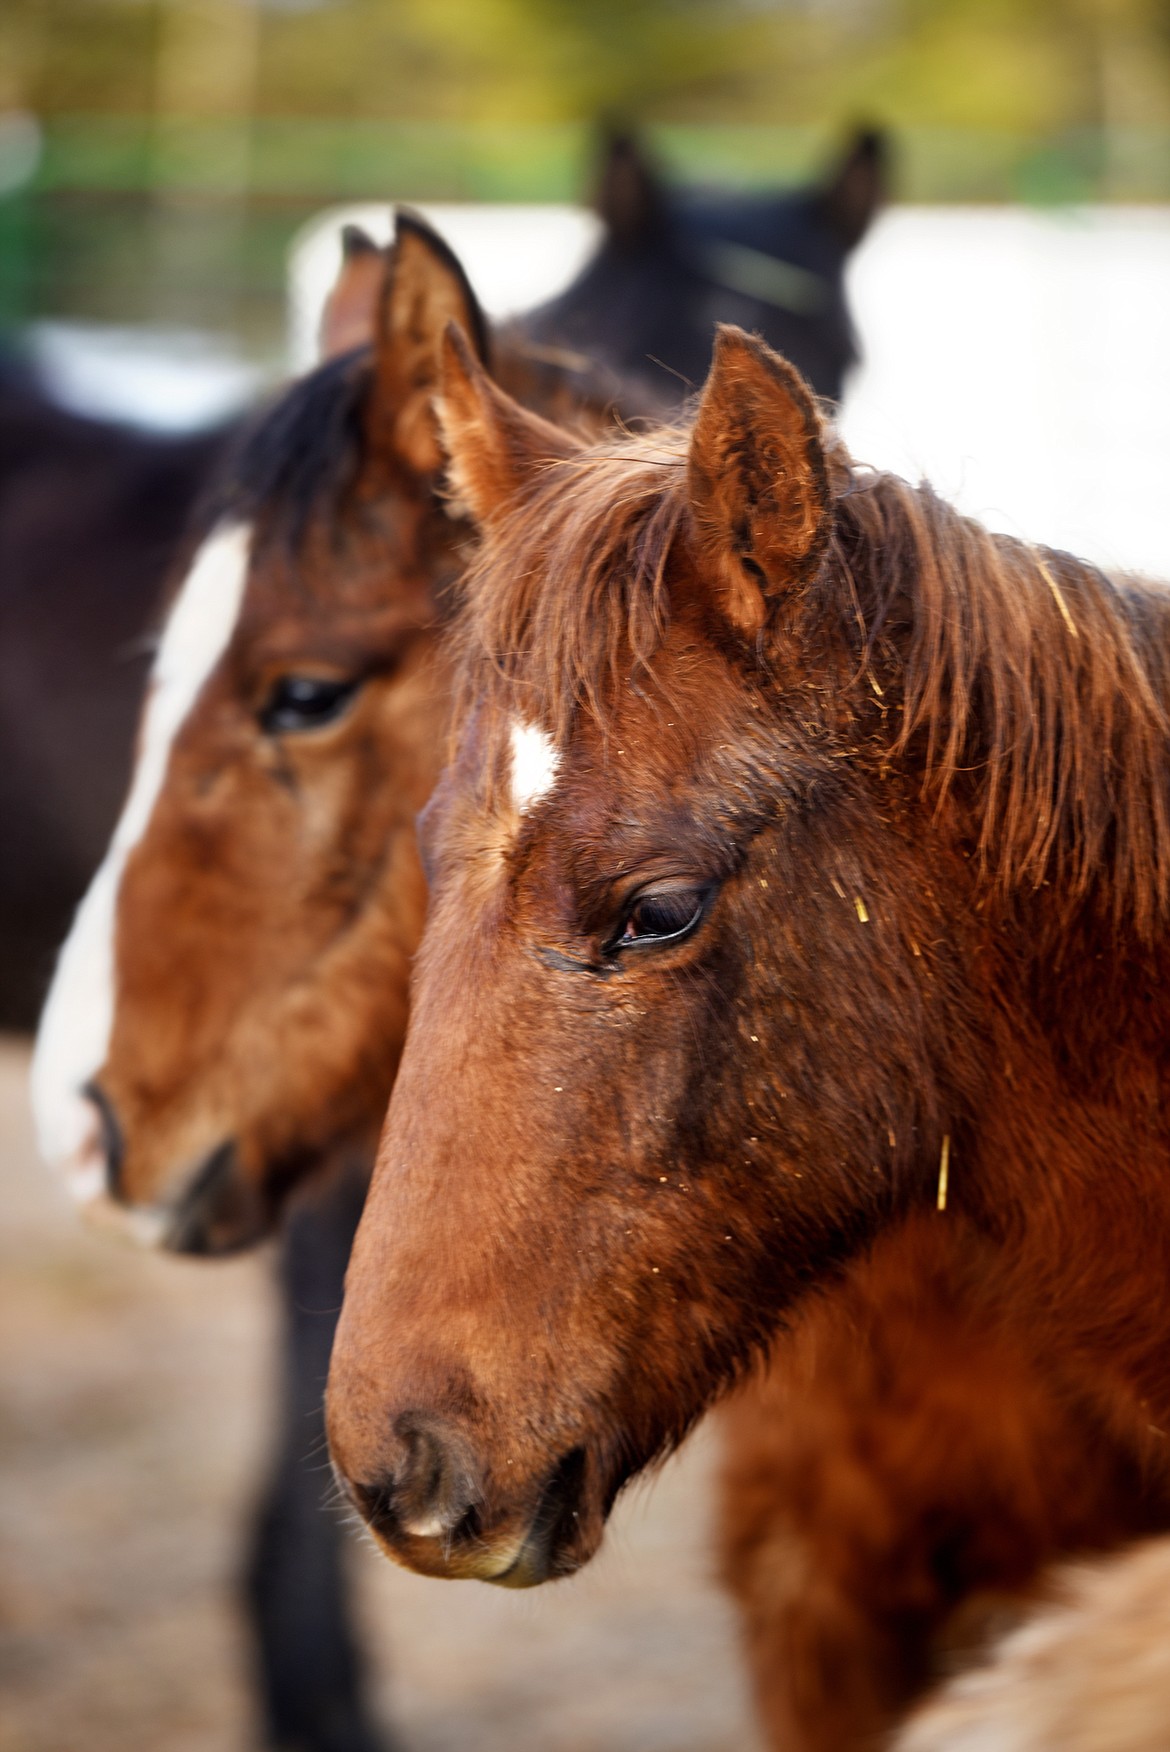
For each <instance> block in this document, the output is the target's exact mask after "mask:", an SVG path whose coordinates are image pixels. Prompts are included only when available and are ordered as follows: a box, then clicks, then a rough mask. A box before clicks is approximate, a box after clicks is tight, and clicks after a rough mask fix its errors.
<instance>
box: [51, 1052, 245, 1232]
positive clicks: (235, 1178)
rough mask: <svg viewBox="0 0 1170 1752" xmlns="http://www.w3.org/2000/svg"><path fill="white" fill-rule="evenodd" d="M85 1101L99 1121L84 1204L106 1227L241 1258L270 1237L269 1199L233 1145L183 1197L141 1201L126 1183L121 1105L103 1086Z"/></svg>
mask: <svg viewBox="0 0 1170 1752" xmlns="http://www.w3.org/2000/svg"><path fill="white" fill-rule="evenodd" d="M82 1098H83V1100H84V1103H85V1105H86V1106H87V1107H88V1108H89V1110H90V1112H91V1115H92V1123H91V1126H90V1130H89V1134H88V1142H87V1144H86V1150H87V1155H86V1166H87V1172H88V1175H89V1182H87V1186H86V1197H85V1198H84V1200H82V1203H83V1206H84V1209H85V1211H86V1214H87V1216H88V1217H89V1218H90V1219H91V1221H93V1222H94V1223H96V1225H97V1226H98V1227H101V1228H107V1229H121V1230H123V1231H125V1232H127V1233H128V1234H130V1235H131V1236H133V1238H135V1239H137V1240H139V1241H142V1242H144V1243H146V1244H147V1245H150V1246H155V1247H162V1248H165V1249H166V1251H167V1252H169V1253H186V1254H193V1255H199V1256H210V1255H215V1254H226V1253H235V1252H239V1251H241V1250H242V1249H243V1248H246V1247H251V1246H253V1245H254V1244H255V1242H257V1241H259V1240H261V1239H262V1238H263V1236H264V1235H266V1234H267V1233H268V1231H269V1229H270V1228H271V1226H272V1211H271V1209H270V1206H269V1201H268V1200H267V1198H266V1197H265V1195H264V1193H263V1192H262V1191H261V1189H260V1188H258V1187H257V1186H256V1185H255V1184H254V1183H253V1182H252V1181H251V1180H250V1179H249V1178H248V1177H247V1175H246V1174H245V1173H244V1171H243V1169H242V1167H241V1164H240V1161H239V1156H238V1153H237V1151H236V1147H235V1145H234V1144H233V1143H232V1142H231V1140H230V1139H229V1140H228V1141H226V1142H225V1143H222V1144H220V1145H219V1146H218V1147H217V1148H215V1149H214V1150H212V1151H210V1152H209V1154H208V1155H207V1156H205V1157H204V1159H203V1160H202V1162H200V1163H199V1165H198V1166H197V1168H196V1169H195V1171H194V1173H193V1174H191V1175H189V1176H188V1178H187V1180H186V1183H185V1185H184V1186H183V1188H182V1190H181V1191H180V1192H179V1193H178V1195H177V1196H176V1197H174V1198H172V1199H171V1200H169V1201H166V1202H161V1203H157V1204H146V1203H138V1202H136V1201H135V1200H134V1199H133V1198H132V1197H131V1196H130V1193H129V1189H128V1187H127V1184H126V1174H125V1165H126V1142H125V1133H124V1131H123V1127H122V1124H121V1122H120V1120H119V1117H118V1112H117V1108H116V1107H115V1105H114V1102H113V1101H112V1100H111V1099H110V1096H109V1095H108V1093H107V1092H106V1091H105V1090H104V1089H103V1088H102V1087H101V1085H100V1084H99V1083H97V1082H90V1083H87V1084H86V1086H85V1088H84V1090H83V1091H82Z"/></svg>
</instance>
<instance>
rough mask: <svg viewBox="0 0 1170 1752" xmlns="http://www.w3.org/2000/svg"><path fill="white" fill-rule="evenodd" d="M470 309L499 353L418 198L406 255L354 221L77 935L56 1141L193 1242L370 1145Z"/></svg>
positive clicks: (213, 523)
mask: <svg viewBox="0 0 1170 1752" xmlns="http://www.w3.org/2000/svg"><path fill="white" fill-rule="evenodd" d="M450 321H455V322H458V323H459V324H460V325H461V326H462V329H463V330H464V332H466V334H467V335H469V336H470V337H471V342H470V344H471V345H472V346H473V347H474V349H475V351H476V354H477V357H479V358H481V359H486V358H487V355H488V349H489V340H488V335H487V330H486V325H485V323H484V319H483V317H482V315H481V313H480V311H479V308H478V306H477V304H476V301H475V298H474V295H473V294H472V291H471V289H470V287H469V286H468V284H467V281H466V279H465V277H464V275H463V272H462V269H461V268H460V266H459V264H458V262H457V261H456V260H455V258H454V257H453V256H452V255H451V253H450V251H449V250H448V249H447V248H446V246H445V245H444V244H443V243H442V241H441V240H440V239H439V238H438V237H436V236H435V235H434V233H432V232H431V231H429V230H428V229H427V228H426V227H425V226H424V225H423V224H422V223H421V221H418V220H415V219H414V218H412V217H410V216H409V215H404V216H401V217H400V220H399V226H398V236H397V241H396V244H395V246H394V248H393V250H392V252H390V255H389V257H387V256H385V255H383V254H382V252H378V251H375V250H374V249H373V246H372V245H370V244H369V243H368V241H366V240H362V239H360V238H359V237H352V236H351V237H349V238H347V240H346V250H345V259H344V263H343V267H342V273H341V277H340V279H339V282H338V286H337V287H336V288H335V291H334V295H333V297H332V299H331V300H330V304H329V307H328V310H327V312H326V319H325V324H324V328H323V334H322V345H323V350H324V351H325V353H326V355H327V356H328V357H327V361H326V363H324V364H323V365H322V366H321V367H319V368H318V370H316V371H315V372H314V373H312V374H311V375H309V376H308V377H307V378H305V379H304V380H303V381H301V382H299V383H297V384H295V385H294V386H293V387H292V388H291V389H290V390H288V391H287V392H286V393H285V394H284V395H283V396H282V397H281V398H280V399H279V400H278V401H277V402H276V403H275V405H274V406H273V407H272V408H271V409H270V410H269V411H268V413H267V414H266V415H264V416H263V417H262V418H261V420H260V421H259V423H258V425H257V426H256V427H255V428H254V429H253V430H252V431H251V432H250V433H248V434H247V435H246V436H245V438H244V439H243V441H242V443H241V445H240V447H239V448H238V450H237V453H236V455H235V457H234V458H233V460H232V462H231V464H230V466H229V469H228V471H227V474H226V477H225V479H224V480H223V481H222V482H221V483H220V488H219V492H218V497H217V499H216V502H215V504H214V507H213V510H212V513H211V515H210V516H209V518H208V533H207V534H206V536H205V537H204V539H203V541H202V543H201V544H200V545H199V547H198V549H197V551H196V553H195V555H194V558H193V560H192V562H191V565H190V569H189V571H188V573H187V575H186V577H185V579H184V580H183V581H182V583H181V584H180V585H179V587H178V589H177V590H176V592H175V595H174V598H173V602H172V605H171V608H170V611H169V615H168V617H167V620H166V624H165V627H164V630H163V634H162V638H161V642H160V646H159V651H158V656H157V659H156V662H155V667H154V675H153V680H152V683H151V688H150V692H149V694H148V698H147V702H146V707H145V712H144V716H143V720H142V729H141V733H140V743H139V751H138V760H137V767H136V771H135V774H134V779H133V784H132V787H131V791H130V795H129V798H128V801H127V803H126V807H125V811H124V813H123V816H122V819H121V821H120V823H119V825H118V828H117V830H116V832H115V835H114V839H113V843H112V845H111V848H110V851H109V854H108V856H107V858H106V860H105V863H104V864H103V866H102V868H101V869H100V871H99V872H98V874H97V876H96V877H95V879H94V882H93V885H92V887H91V889H90V891H89V894H88V896H87V898H86V900H85V902H84V904H83V906H82V909H81V912H80V914H79V916H78V920H77V923H76V925H75V927H74V930H73V934H72V936H71V937H70V939H69V941H68V943H67V944H66V947H65V950H64V952H63V954H62V958H61V962H60V966H59V969H58V973H57V977H56V980H55V983H54V986H53V990H52V993H51V995H50V998H49V1002H48V1006H47V1009H46V1013H45V1018H44V1022H43V1025H42V1029H41V1035H40V1040H39V1044H38V1050H37V1058H36V1067H35V1073H34V1085H35V1091H36V1104H37V1110H38V1114H39V1117H40V1124H41V1131H42V1136H43V1139H44V1143H45V1147H46V1151H47V1153H48V1154H50V1155H51V1156H52V1157H54V1158H56V1159H58V1160H60V1161H61V1162H63V1164H64V1165H65V1166H66V1168H67V1170H68V1171H69V1173H70V1175H71V1177H72V1178H73V1180H74V1184H75V1186H76V1189H77V1191H78V1193H79V1196H80V1197H82V1198H83V1199H85V1200H89V1199H92V1198H94V1197H97V1198H99V1199H100V1200H103V1201H104V1200H106V1195H107V1194H109V1195H112V1198H113V1199H114V1200H115V1201H117V1203H118V1205H119V1206H122V1207H126V1208H128V1209H129V1210H130V1211H132V1212H135V1213H138V1214H139V1216H140V1218H141V1222H140V1224H139V1226H140V1227H144V1228H146V1229H148V1230H149V1231H150V1232H151V1233H153V1234H155V1235H157V1236H158V1237H160V1238H161V1239H163V1240H164V1241H165V1242H166V1243H167V1244H168V1245H170V1246H172V1247H177V1248H182V1249H186V1250H194V1251H204V1250H212V1251H215V1250H221V1249H223V1248H226V1247H234V1246H240V1245H243V1244H245V1243H247V1242H248V1241H249V1240H251V1239H253V1238H255V1237H256V1236H257V1235H258V1234H260V1233H262V1232H263V1230H264V1229H265V1228H266V1226H267V1225H268V1223H269V1221H270V1218H271V1216H272V1214H273V1212H274V1209H275V1207H276V1205H277V1202H278V1200H279V1197H280V1195H281V1193H282V1191H283V1190H284V1188H285V1187H286V1186H287V1185H288V1184H289V1183H290V1182H291V1181H292V1180H293V1179H295V1178H296V1177H297V1176H298V1175H299V1174H301V1173H302V1172H303V1171H304V1170H305V1169H306V1168H307V1167H308V1166H310V1165H312V1164H315V1163H316V1162H317V1161H318V1160H319V1159H320V1158H321V1156H322V1155H323V1154H324V1153H325V1152H327V1151H332V1150H336V1149H338V1148H353V1149H360V1150H361V1151H363V1152H365V1153H366V1154H367V1156H371V1157H372V1154H373V1147H374V1143H375V1141H376V1137H377V1129H378V1126H379V1124H380V1121H381V1118H382V1115H383V1113H384V1109H385V1103H386V1098H387V1095H388V1093H389V1089H390V1085H391V1082H392V1080H393V1076H394V1072H395V1069H396V1067H397V1061H398V1055H399V1051H400V1049H401V1044H402V1038H403V1033H404V1030H405V1026H406V1008H407V980H408V970H409V966H410V961H411V957H412V955H413V953H414V949H415V946H416V943H417V940H418V936H419V932H420V930H421V926H422V918H423V911H424V904H425V883H424V879H423V875H422V872H421V869H420V867H419V863H418V856H417V851H416V846H415V833H414V820H415V815H416V812H417V810H418V809H419V808H420V807H421V805H422V803H423V802H424V801H425V799H426V797H427V795H428V794H429V792H430V789H431V787H432V784H433V781H434V777H435V772H436V768H437V761H438V751H439V748H440V742H441V733H442V726H443V724H444V723H445V721H446V714H447V710H448V695H449V685H448V667H447V664H446V660H445V657H444V645H443V640H442V638H441V622H442V619H443V616H444V613H445V612H446V609H445V600H446V593H447V591H448V587H449V586H450V585H451V583H452V581H453V580H454V579H455V578H456V577H457V576H458V573H459V570H460V565H461V559H460V554H461V547H462V545H463V544H464V543H465V542H466V540H467V536H468V531H467V528H466V526H465V525H464V524H462V523H460V522H459V521H458V520H456V519H454V518H452V516H451V515H450V514H449V512H448V510H447V508H446V507H445V505H444V503H443V501H442V500H441V498H440V496H439V493H438V469H439V464H440V460H441V458H440V452H439V447H438V441H437V435H436V429H435V424H434V418H433V414H432V409H431V401H432V397H433V394H434V390H435V387H436V376H437V371H438V362H439V345H440V341H441V338H442V334H443V331H444V328H445V326H446V324H447V323H448V322H450ZM363 323H364V326H365V331H366V334H367V336H370V335H371V334H372V345H371V344H367V345H366V346H365V347H362V348H360V349H359V350H357V351H353V350H351V344H352V342H353V341H354V340H355V338H357V337H358V336H359V335H360V333H361V329H362V325H363ZM504 366H505V369H506V368H507V360H506V359H505V361H504Z"/></svg>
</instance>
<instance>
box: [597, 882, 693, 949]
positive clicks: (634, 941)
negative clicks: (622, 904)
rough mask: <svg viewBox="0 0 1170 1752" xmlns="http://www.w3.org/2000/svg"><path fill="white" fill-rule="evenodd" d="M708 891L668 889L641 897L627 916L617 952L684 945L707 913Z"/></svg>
mask: <svg viewBox="0 0 1170 1752" xmlns="http://www.w3.org/2000/svg"><path fill="white" fill-rule="evenodd" d="M710 895H711V891H710V889H707V888H668V889H664V890H661V891H659V892H657V893H652V894H640V895H639V896H638V898H637V899H636V900H635V902H634V904H633V905H632V906H631V908H630V910H629V912H627V914H626V917H625V922H624V924H623V926H622V929H621V933H620V935H619V936H618V937H617V939H616V941H615V942H614V948H615V949H641V948H649V947H651V946H658V945H660V944H663V943H681V942H682V940H683V938H684V937H689V936H690V934H691V932H692V931H693V930H694V929H695V927H696V925H698V923H699V922H700V920H701V919H702V917H703V914H704V913H705V912H706V910H707V902H708V900H709V899H710Z"/></svg>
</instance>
